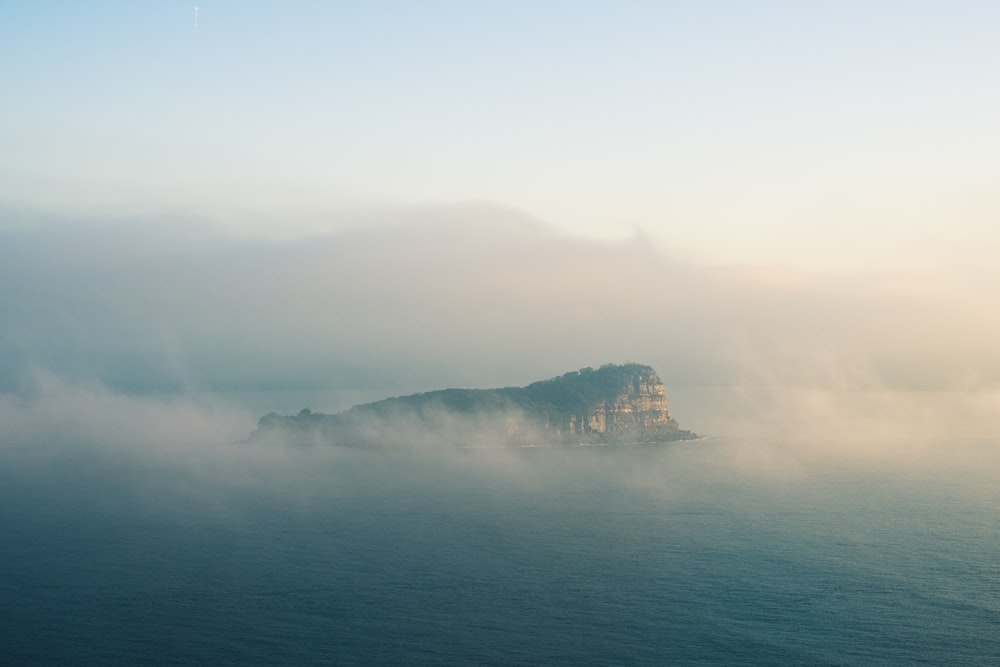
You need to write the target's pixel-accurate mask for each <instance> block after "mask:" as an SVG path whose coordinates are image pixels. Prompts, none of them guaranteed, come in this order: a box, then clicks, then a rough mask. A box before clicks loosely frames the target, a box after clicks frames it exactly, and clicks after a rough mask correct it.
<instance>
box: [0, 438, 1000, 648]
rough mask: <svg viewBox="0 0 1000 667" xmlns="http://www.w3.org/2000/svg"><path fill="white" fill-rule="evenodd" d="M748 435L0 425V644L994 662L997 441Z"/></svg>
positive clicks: (998, 582) (998, 644)
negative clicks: (308, 434) (70, 430)
mask: <svg viewBox="0 0 1000 667" xmlns="http://www.w3.org/2000/svg"><path fill="white" fill-rule="evenodd" d="M740 444H741V443H738V442H726V443H721V442H714V441H702V442H697V443H686V444H678V445H671V446H665V447H664V446H661V447H635V448H623V449H589V448H567V449H552V450H531V451H515V452H511V451H468V450H467V451H462V452H449V453H447V454H443V453H432V454H426V453H425V454H420V453H413V452H410V453H387V452H356V451H344V450H338V451H319V450H305V451H290V452H284V451H282V452H280V453H277V452H264V451H259V450H252V449H241V448H240V447H238V446H232V447H219V448H209V449H206V452H207V453H191V452H186V453H184V454H183V455H167V454H163V453H162V452H160V453H158V454H156V455H145V454H142V451H143V450H142V448H141V447H137V448H134V449H127V450H122V449H117V450H111V449H108V448H101V447H93V446H73V445H72V443H70V444H63V445H59V446H54V445H53V446H42V447H38V446H33V447H24V448H8V449H6V450H4V451H3V452H2V456H3V461H2V463H3V465H2V468H0V534H2V536H3V539H2V543H0V555H2V564H3V576H2V578H0V597H2V599H3V601H4V604H3V605H0V622H2V627H3V628H4V631H3V633H2V638H0V648H2V656H3V662H5V663H8V664H87V665H93V664H102V663H103V664H112V663H114V664H121V663H156V664H253V663H257V664H297V665H299V664H318V663H323V664H427V665H441V664H455V665H458V664H497V665H502V664H574V665H578V664H606V665H610V664H650V665H653V664H671V663H672V664H728V665H733V664H754V665H759V664H810V665H822V664H831V665H834V664H836V665H843V664H858V665H861V664H864V665H870V664H909V663H915V662H924V663H928V664H951V665H954V664H995V661H996V659H997V657H998V656H1000V560H998V559H997V557H996V553H997V547H998V537H1000V531H998V527H997V526H998V525H1000V522H998V519H1000V510H998V508H1000V504H998V503H997V501H998V500H1000V490H998V489H1000V486H998V485H997V484H996V481H997V478H998V477H1000V472H998V473H994V472H993V469H992V468H991V467H989V466H990V464H989V462H990V461H993V460H994V459H993V458H992V457H987V458H984V459H983V461H982V465H978V464H977V459H976V458H975V457H972V458H971V459H967V460H965V461H963V462H962V463H961V464H960V465H959V464H956V465H954V466H951V467H947V466H946V467H944V468H941V467H937V466H923V467H906V466H903V467H898V466H892V465H878V466H864V465H833V464H829V465H812V466H806V467H801V466H799V467H792V468H790V469H788V470H784V469H782V470H778V471H775V470H774V469H773V467H772V469H768V470H759V469H755V468H748V467H746V466H743V467H740V466H735V465H732V464H731V461H732V457H729V458H727V457H726V456H725V455H726V454H727V453H731V452H733V451H739V448H740ZM727 461H729V463H727Z"/></svg>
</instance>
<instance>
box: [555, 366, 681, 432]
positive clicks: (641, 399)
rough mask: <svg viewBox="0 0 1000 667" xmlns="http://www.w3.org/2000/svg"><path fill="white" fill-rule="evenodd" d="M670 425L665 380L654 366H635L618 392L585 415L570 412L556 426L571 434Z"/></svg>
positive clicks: (585, 412) (640, 429)
mask: <svg viewBox="0 0 1000 667" xmlns="http://www.w3.org/2000/svg"><path fill="white" fill-rule="evenodd" d="M669 424H670V411H669V410H668V409H667V397H666V391H665V390H664V387H663V382H662V381H661V380H660V378H659V376H657V375H656V372H655V371H654V370H653V369H652V368H649V367H648V366H636V367H635V368H634V369H633V370H632V372H631V373H630V374H629V377H626V378H624V381H622V382H621V383H620V386H619V387H618V389H617V391H616V393H614V394H613V395H611V396H609V397H608V398H605V399H604V400H601V401H599V402H597V403H595V404H593V405H591V406H589V407H588V409H587V410H585V411H584V412H583V413H582V414H571V415H569V417H568V419H567V420H566V423H565V424H560V425H558V426H557V428H558V429H559V430H564V432H566V433H569V434H571V435H577V434H588V433H613V434H625V433H627V432H636V433H638V432H642V431H646V430H649V429H651V428H654V427H663V428H666V427H668V425H669ZM560 427H561V428H560Z"/></svg>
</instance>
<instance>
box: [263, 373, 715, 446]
mask: <svg viewBox="0 0 1000 667" xmlns="http://www.w3.org/2000/svg"><path fill="white" fill-rule="evenodd" d="M697 437H699V436H698V435H697V434H695V433H693V432H691V431H686V430H683V429H681V428H680V427H679V426H678V424H677V422H676V421H675V420H674V419H673V418H672V417H671V416H670V412H669V410H668V409H667V399H666V393H665V391H664V388H663V382H662V381H661V380H660V378H659V376H658V375H657V374H656V371H655V370H653V369H652V368H651V367H650V366H644V365H641V364H624V365H617V364H606V365H604V366H601V367H600V368H598V369H597V370H594V369H593V368H583V369H581V370H579V371H571V372H569V373H566V374H564V375H562V376H559V377H555V378H551V379H548V380H541V381H539V382H533V383H532V384H529V385H527V386H526V387H503V388H499V389H442V390H438V391H430V392H426V393H421V394H413V395H410V396H399V397H395V398H387V399H385V400H382V401H376V402H374V403H366V404H364V405H357V406H354V407H353V408H351V409H349V410H346V411H344V412H340V413H337V414H322V413H316V412H312V411H310V410H309V409H304V410H302V411H301V412H299V413H298V414H297V415H278V414H275V413H271V414H268V415H265V416H264V417H261V419H260V422H259V424H258V427H257V430H256V431H254V432H253V433H252V434H251V436H250V439H251V440H255V441H261V440H278V441H288V442H306V443H317V444H319V443H329V444H336V445H341V446H400V445H424V444H448V445H460V446H465V447H485V446H537V445H547V444H549V445H551V444H640V443H656V442H672V441H676V440H692V439H695V438H697Z"/></svg>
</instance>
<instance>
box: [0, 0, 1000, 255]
mask: <svg viewBox="0 0 1000 667" xmlns="http://www.w3.org/2000/svg"><path fill="white" fill-rule="evenodd" d="M196 14H197V17H196ZM998 20H1000V8H998V7H997V6H996V4H995V3H992V2H986V1H983V2H975V1H958V2H950V3H933V2H913V1H908V2H903V1H898V2H891V1H884V0H876V1H873V2H850V1H848V2H810V3H793V2H764V3H742V2H659V1H658V2H643V1H636V2H628V3H610V2H586V1H584V2H579V1H578V2H559V1H554V0H546V1H543V2H531V3H522V2H504V3H465V2H421V3H409V2H373V3H362V4H359V3H340V2H332V3H331V2H284V3H273V2H268V3H265V2H255V1H246V0H241V1H239V2H235V1H229V2H226V1H213V0H207V1H205V2H202V3H198V5H197V12H196V11H195V5H194V4H193V3H183V2H143V3H135V2H103V3H96V4H95V3H86V4H80V3H69V2H41V3H14V2H3V3H0V62H3V63H4V66H3V67H2V68H0V89H2V90H3V91H4V98H5V99H6V100H7V101H8V102H7V103H6V104H4V105H2V108H0V147H2V150H0V201H2V202H4V203H5V204H6V205H8V206H10V207H12V208H15V209H17V210H25V209H27V210H43V211H46V212H56V213H61V214H67V215H69V216H78V215H89V216H93V215H96V216H103V215H109V214H113V215H122V216H129V215H136V214H143V215H150V214H159V213H169V214H178V213H183V214H187V215H197V216H201V217H204V218H207V219H210V220H214V221H216V222H225V224H227V225H228V226H229V227H230V228H234V229H235V230H237V231H241V232H244V231H245V232H253V233H266V234H271V235H287V234H298V233H301V232H302V230H312V229H315V228H316V226H317V225H320V226H321V225H324V224H327V223H326V222H325V221H328V220H330V219H333V218H336V219H338V220H342V219H343V217H344V216H345V215H346V216H347V217H348V218H349V217H350V216H351V215H353V214H354V212H356V211H357V210H358V209H367V208H369V207H372V206H411V205H427V204H440V203H454V202H469V201H473V202H489V203H494V204H500V205H504V206H508V207H512V208H514V209H516V210H519V211H523V212H525V213H527V214H529V215H531V216H533V217H536V218H538V219H540V220H542V221H544V222H545V223H547V224H550V225H552V226H554V227H555V228H558V229H561V230H564V231H566V232H568V233H573V234H580V235H587V236H592V237H598V238H610V239H616V238H623V237H627V236H629V235H631V233H632V232H633V230H635V229H637V228H638V229H641V230H643V232H644V233H646V234H648V235H650V236H652V237H654V238H656V239H657V240H660V241H661V242H662V243H664V244H667V245H669V246H670V247H672V248H676V250H677V252H683V253H687V254H689V256H691V257H693V258H697V259H699V260H702V261H707V262H716V263H733V262H738V263H768V264H782V265H785V266H793V267H797V268H807V269H808V268H822V269H839V268H848V269H870V268H879V267H882V266H885V265H887V264H888V265H891V266H893V267H896V266H903V267H912V266H927V265H940V264H941V263H944V262H954V263H958V262H961V261H964V258H963V256H962V255H963V252H964V251H966V250H969V249H972V250H973V251H974V250H975V249H977V248H981V247H982V244H983V243H988V242H992V241H995V240H997V239H996V238H995V237H996V233H995V231H994V228H995V227H996V225H995V224H993V222H994V221H995V219H996V217H997V201H996V196H995V193H994V188H993V184H994V182H995V180H996V176H997V170H998V166H997V161H996V156H997V155H1000V136H998V133H997V132H995V131H994V129H995V120H994V119H995V118H997V117H998V115H1000V114H998V112H1000V92H998V87H997V86H996V83H995V72H996V71H997V70H998V68H1000V46H998V45H997V42H996V40H995V33H996V27H997V24H998ZM251 218H252V220H251ZM942 253H943V254H944V255H945V257H942Z"/></svg>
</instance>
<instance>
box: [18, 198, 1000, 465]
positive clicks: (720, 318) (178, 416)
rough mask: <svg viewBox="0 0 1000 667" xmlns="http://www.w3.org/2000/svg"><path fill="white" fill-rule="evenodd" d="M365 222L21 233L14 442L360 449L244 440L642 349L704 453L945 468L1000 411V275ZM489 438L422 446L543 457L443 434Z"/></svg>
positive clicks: (454, 214)
mask: <svg viewBox="0 0 1000 667" xmlns="http://www.w3.org/2000/svg"><path fill="white" fill-rule="evenodd" d="M360 222H363V223H364V224H363V225H359V226H355V227H344V228H342V229H340V230H339V231H332V232H327V233H325V234H323V235H318V236H313V237H309V238H298V239H291V240H282V241H276V240H267V239H260V238H236V237H232V236H226V235H223V234H220V233H215V232H212V231H210V230H209V231H205V230H200V231H199V230H198V228H197V227H196V226H195V225H193V224H188V223H185V222H184V221H175V224H172V226H170V227H168V226H167V225H164V224H154V223H142V224H140V223H135V224H134V225H131V226H129V225H125V224H107V225H104V226H94V225H86V226H82V225H77V226H73V225H66V224H57V223H56V222H53V223H52V224H50V225H47V226H46V225H41V226H38V225H36V226H34V227H32V228H30V229H28V228H18V227H17V226H14V225H7V226H2V227H0V235H2V237H3V238H2V241H3V242H2V243H0V303H2V306H3V312H4V317H3V319H2V320H0V392H2V393H0V411H2V415H0V442H2V443H3V446H4V448H5V449H6V450H7V451H8V454H9V453H10V451H12V449H16V448H18V447H21V446H30V447H35V445H36V444H37V443H53V442H61V443H67V444H66V446H70V444H68V443H72V442H76V443H80V442H87V443H91V444H92V445H100V446H104V447H107V446H111V445H114V446H116V447H119V448H123V449H125V450H128V451H132V450H135V451H136V452H144V453H145V454H143V455H146V454H148V455H153V454H155V455H156V456H167V457H171V456H173V457H175V458H176V460H177V461H178V462H180V461H182V459H183V458H184V457H188V456H191V457H193V458H194V459H195V460H197V458H198V453H201V452H214V454H213V455H221V456H222V458H224V459H225V458H226V457H229V456H236V457H237V458H239V457H243V458H244V459H246V460H247V461H250V460H254V457H260V460H271V459H272V458H280V457H290V459H289V460H301V459H302V457H307V456H347V454H345V453H343V452H340V453H333V451H334V450H330V451H326V450H322V449H318V450H313V451H312V453H304V452H303V451H302V450H299V449H296V448H293V447H282V446H273V447H270V448H265V447H262V446H260V445H256V444H254V445H251V444H247V443H241V444H233V443H239V441H241V440H244V439H245V438H246V437H247V435H248V434H249V433H250V432H251V431H252V430H253V429H254V428H255V426H256V423H257V419H258V418H259V417H260V416H261V415H262V414H264V413H267V412H271V411H276V412H282V413H286V414H294V413H296V412H297V411H298V410H299V409H301V408H306V407H308V408H311V409H312V410H314V411H317V412H337V411H340V410H344V409H346V408H348V407H350V406H351V405H353V404H356V403H361V402H365V401H371V400H377V399H381V398H385V397H388V396H394V395H404V394H408V393H413V392H417V391H427V390H432V389H440V388H446V387H470V388H476V387H478V388H485V387H498V386H521V385H524V384H527V383H529V382H532V381H534V380H539V379H545V378H548V377H552V376H555V375H559V374H561V373H564V372H566V371H568V370H574V369H577V368H581V367H585V366H598V365H600V364H603V363H608V362H619V363H620V362H626V361H636V362H640V363H648V364H650V365H652V366H653V367H654V368H656V370H657V371H658V372H659V374H660V375H661V377H662V378H663V380H664V383H665V385H666V389H667V397H668V401H669V403H670V405H671V412H672V414H673V416H674V417H675V418H676V419H677V420H678V422H679V423H680V425H681V427H682V428H687V429H690V430H693V431H696V432H698V433H702V434H704V435H707V436H709V440H708V441H705V442H702V443H701V444H700V445H698V446H699V447H701V448H702V449H703V450H705V451H713V452H716V453H717V454H718V455H719V456H720V457H721V456H722V453H723V452H729V453H728V454H727V456H728V459H725V461H728V463H725V465H730V464H731V465H733V466H737V467H739V466H746V467H747V468H748V469H752V468H754V467H755V466H756V467H757V468H758V469H760V470H764V469H766V468H767V467H768V466H770V467H772V468H774V469H775V470H779V469H782V468H783V467H785V468H788V469H794V468H796V467H797V466H806V467H808V466H809V465H811V464H812V463H813V462H821V461H827V460H831V459H833V460H836V459H842V460H851V461H859V462H868V463H870V464H873V463H877V462H887V461H895V462H898V463H900V464H902V463H904V462H914V461H917V460H925V461H936V460H937V457H938V456H940V455H941V453H942V452H945V451H949V452H955V451H956V448H957V447H958V444H957V443H958V442H959V441H961V442H964V443H970V442H979V443H981V442H984V441H990V439H991V438H992V437H993V436H994V435H995V434H996V433H997V427H998V425H1000V424H998V419H997V417H996V415H997V414H998V411H997V410H996V408H997V407H998V406H997V403H998V401H1000V393H998V392H1000V355H998V353H997V351H996V349H995V345H994V343H993V341H995V340H996V337H997V334H998V333H1000V331H998V321H997V317H996V316H995V315H994V314H993V313H992V311H991V310H990V309H988V308H987V304H988V303H989V297H990V295H991V294H992V290H993V287H995V283H996V281H995V280H993V279H992V278H991V276H992V273H991V272H989V271H987V270H984V269H981V268H979V269H977V268H975V267H972V268H970V269H969V270H968V271H967V272H966V273H961V272H955V271H951V272H939V273H933V272H927V273H924V274H916V273H910V274H905V275H904V274H889V273H886V274H878V275H875V274H869V275H831V274H809V273H806V272H802V271H792V270H783V269H777V268H773V267H753V266H746V267H719V266H710V265H702V264H696V263H692V262H688V261H683V260H679V259H677V258H675V257H673V256H672V255H671V254H670V253H669V252H668V251H666V250H664V249H663V248H662V247H660V246H658V245H657V243H655V242H654V241H652V240H651V239H649V238H646V237H645V236H643V235H642V234H639V233H637V235H636V236H635V237H634V238H633V239H630V240H625V241H619V242H606V241H605V242H601V241H595V240H586V239H579V238H570V237H566V236H563V235H560V234H557V233H555V232H553V231H552V230H550V229H548V228H546V227H545V226H544V225H541V224H540V223H538V222H536V221H533V220H531V219H529V218H527V217H525V216H523V215H520V214H518V213H514V212H511V211H508V210H505V209H501V208H497V207H488V206H478V205H468V206H462V207H450V208H449V207H440V208H428V209H421V210H398V211H392V212H381V213H378V214H372V215H370V216H369V217H368V218H366V219H364V220H362V221H360ZM373 428H379V426H378V425H373ZM473 431H475V425H474V424H473V425H470V424H467V423H464V422H461V421H459V422H456V423H450V424H447V425H442V430H441V431H440V432H437V433H435V432H430V433H429V434H427V435H425V436H421V438H420V439H419V442H417V443H411V444H415V446H413V447H412V450H413V451H418V452H424V451H430V450H431V449H433V450H434V451H435V454H434V456H436V457H439V458H442V460H447V461H458V462H462V465H466V464H467V463H468V462H469V461H480V462H487V463H484V464H483V469H492V468H494V467H495V468H496V469H498V470H511V469H512V470H516V471H517V473H518V474H519V475H522V474H523V475H528V472H526V471H530V470H532V468H531V466H524V465H522V464H523V463H524V458H525V457H526V456H528V457H530V454H524V453H523V452H522V453H517V452H513V453H512V452H511V451H508V450H504V449H502V448H497V450H496V451H495V452H493V453H479V454H476V455H472V454H470V453H468V452H466V453H459V454H456V453H454V450H455V448H449V447H424V446H422V445H424V444H428V445H429V444H431V443H432V442H433V443H442V442H447V443H450V442H457V441H462V440H468V437H469V433H471V432H473ZM751 441H752V442H753V443H755V444H754V445H753V448H751V446H750V444H749V443H750V442H751ZM692 446H693V445H692ZM965 447H966V449H968V445H966V446H965ZM977 447H978V445H977ZM43 449H44V448H43ZM491 451H492V450H491ZM220 452H221V453H222V454H219V453H220ZM317 452H322V453H317ZM206 455H207V454H206ZM357 455H358V454H350V456H357ZM970 455H971V454H970ZM723 464H724V460H723V459H721V458H720V461H719V465H723ZM785 464H787V465H785ZM477 465H479V464H477Z"/></svg>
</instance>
